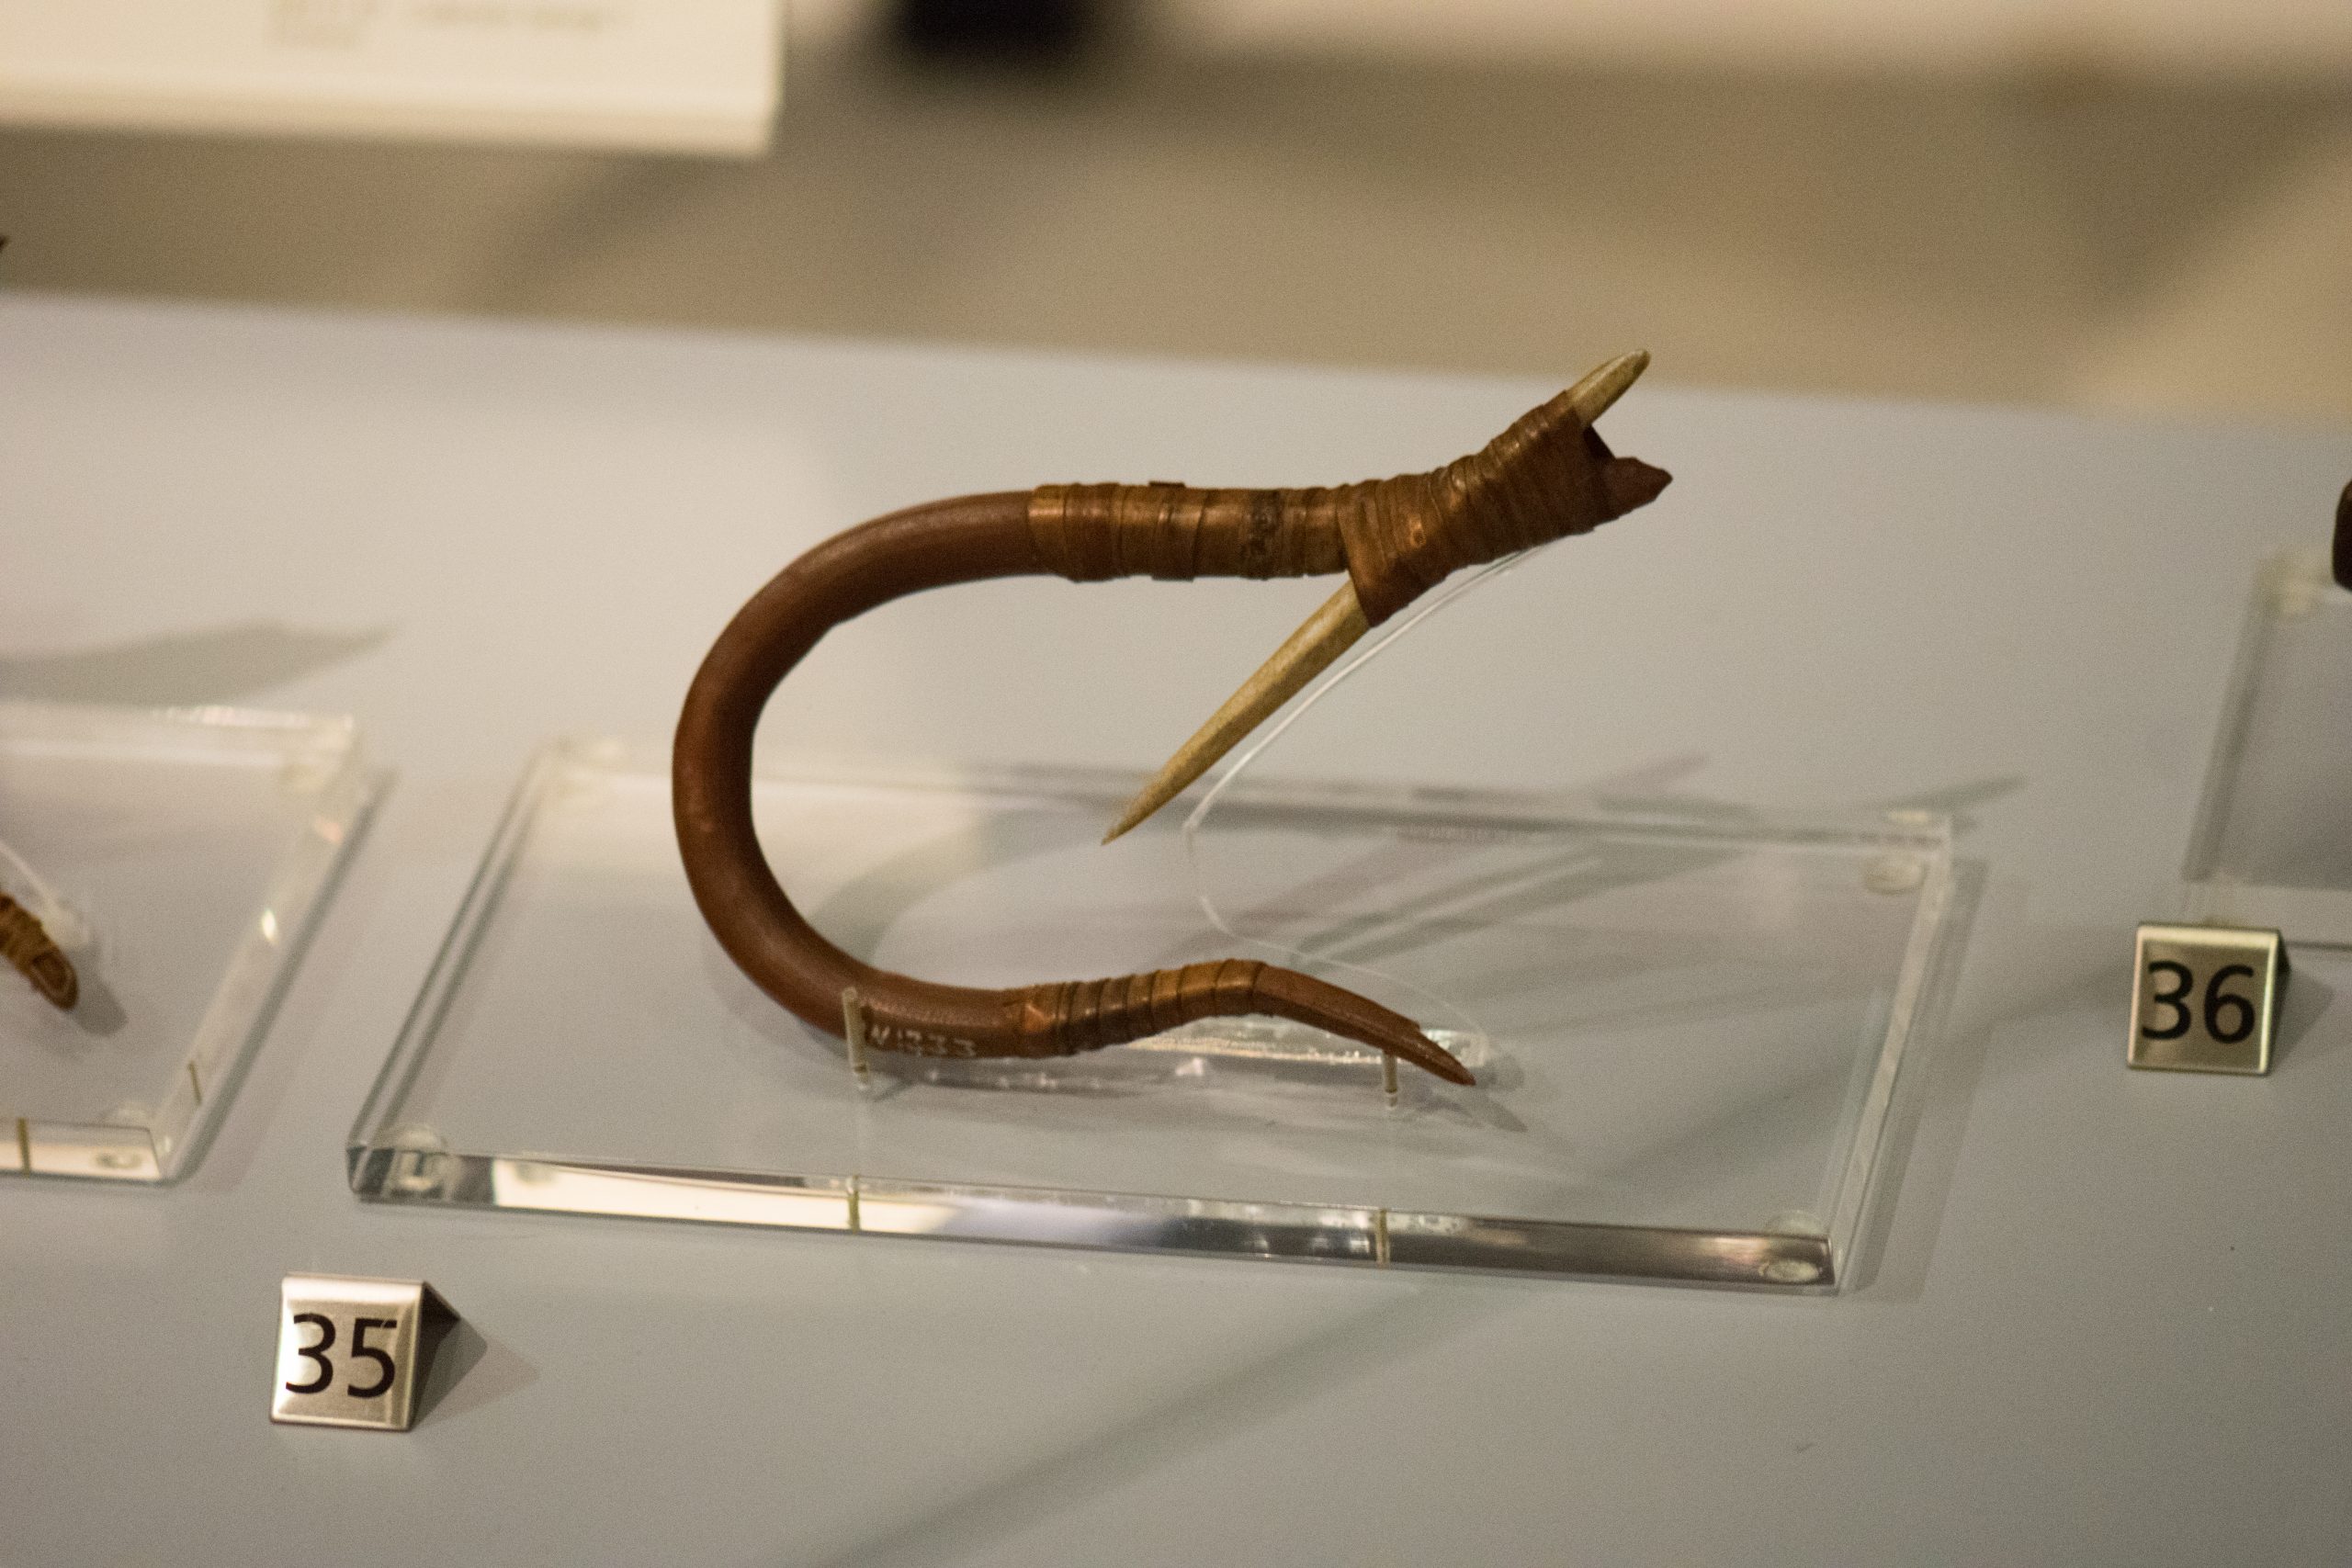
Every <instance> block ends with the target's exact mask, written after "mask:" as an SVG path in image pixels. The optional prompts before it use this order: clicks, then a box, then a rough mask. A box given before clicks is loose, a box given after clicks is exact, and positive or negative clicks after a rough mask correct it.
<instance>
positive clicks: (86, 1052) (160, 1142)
mask: <svg viewBox="0 0 2352 1568" xmlns="http://www.w3.org/2000/svg"><path fill="white" fill-rule="evenodd" d="M379 782H380V781H379V779H377V778H376V777H375V776H373V775H372V774H371V773H369V772H368V769H367V768H366V766H365V765H364V763H363V761H362V760H361V756H360V750H359V742H358V735H357V732H356V729H355V728H354V727H353V725H352V723H351V721H350V720H348V719H340V718H318V717H310V716H300V715H291V714H267V713H253V712H244V711H239V710H233V709H226V708H201V709H192V710H187V711H176V712H158V711H154V710H149V709H131V708H107V707H88V706H75V705H50V704H36V703H16V702H6V703H0V891H5V892H6V893H7V894H8V896H9V897H12V898H14V899H16V900H17V902H18V903H20V904H22V905H24V906H25V907H26V908H28V909H30V910H32V911H33V912H34V913H35V914H36V915H38V916H39V917H40V919H41V920H42V923H43V924H44V926H46V927H47V929H48V931H49V932H50V934H51V937H52V938H53V939H54V940H55V941H56V942H58V943H59V944H60V945H61V946H62V948H63V949H64V950H65V951H66V953H68V955H69V956H70V957H72V958H73V960H74V964H75V967H76V968H77V970H78V971H79V974H80V978H81V998H80V1000H79V1002H78V1003H77V1004H76V1006H75V1007H74V1010H72V1011H70V1012H62V1011H60V1010H57V1009H56V1008H54V1007H52V1006H51V1005H50V1004H49V1003H48V1002H47V1001H45V1000H44V999H42V998H41V997H40V995H39V994H38V993H37V992H35V991H34V989H33V988H32V987H30V986H29V985H28V984H27V983H26V982H25V980H24V978H23V977H22V976H19V975H17V973H16V972H15V971H14V970H13V969H10V968H7V967H6V965H0V1134H4V1135H0V1174H10V1175H25V1174H30V1175H34V1176H69V1177H91V1178H97V1179H107V1180H116V1181H144V1182H159V1181H169V1180H171V1179H174V1178H175V1177H177V1176H179V1175H180V1174H182V1173H183V1172H184V1171H185V1170H186V1169H187V1168H188V1165H189V1163H190V1162H191V1161H192V1160H193V1159H194V1158H195V1157H196V1156H197V1154H198V1152H199V1150H200V1149H201V1147H202V1145H203V1142H204V1139H205V1136H206V1134H208V1133H209V1129H210V1127H211V1125H212V1123H213V1122H214V1121H215V1119H217V1118H218V1117H219V1116H220V1113H221V1111H222V1110H223V1109H224V1107H225V1106H226V1105H227V1103H228V1100H229V1097H230V1095H231V1093H232V1090H233V1089H234V1088H235V1084H236V1080H237V1077H238V1074H239V1070H240V1068H241V1066H242V1065H243V1059H244V1057H245V1055H246V1053H247V1052H248V1050H249V1049H250V1048H251V1046H252V1044H253V1043H254V1040H255V1039H256V1038H257V1037H258V1036H259V1034H260V1032H261V1029H262V1025H263V1024H264V1022H265V1021H266V1017H267V1014H268V1011H269V1009H270V1006H271V1004H272V1002H273V1001H274V1000H275V999H276V998H277V995H278V993H279V991H280V989H281V988H282V987H283V986H284V984H285V981H286V979H287V976H288V975H289V974H290V972H291V970H292V968H293V965H294V963H295V960H296V957H297V954H298V953H299V951H300V947H301V944H302V941H303V938H304V936H305V934H306V932H307V931H308V930H309V928H310V925H311V920H312V918H313V917H314V915H315V914H316V913H317V911H318V909H319V908H320V907H321V905H322V901H323V899H324V897H325V895H326V892H327V889H328V887H329V886H330V884H331V882H332V879H333V877H334V872H335V869H336V867H337V865H338V864H339V863H340V861H341V859H342V856H343V855H344V853H345V851H346V850H347V848H348V847H349V845H350V843H351V840H352V838H353V836H354V834H355V832H356V829H357V828H358V826H359V823H360V821H361V819H362V818H363V816H364V815H365V813H366V811H367V809H368V806H369V804H370V803H371V802H372V800H373V799H374V797H375V795H376V793H377V788H378V785H379Z"/></svg>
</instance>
